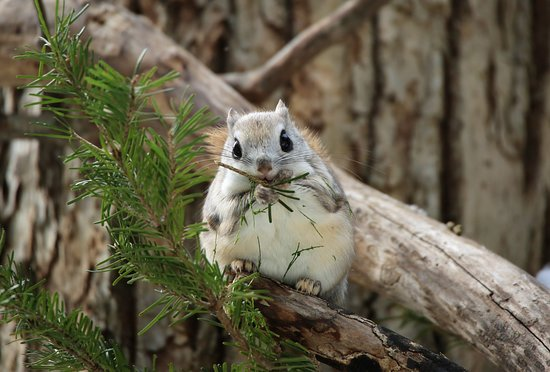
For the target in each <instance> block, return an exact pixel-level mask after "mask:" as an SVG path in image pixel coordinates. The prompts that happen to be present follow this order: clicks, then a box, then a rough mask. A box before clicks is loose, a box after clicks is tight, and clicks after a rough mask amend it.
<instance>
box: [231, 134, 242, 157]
mask: <svg viewBox="0 0 550 372" xmlns="http://www.w3.org/2000/svg"><path fill="white" fill-rule="evenodd" d="M242 156H243V150H242V149H241V144H240V143H239V140H237V139H236V140H235V144H234V145H233V157H234V158H235V159H240V158H241V157H242Z"/></svg>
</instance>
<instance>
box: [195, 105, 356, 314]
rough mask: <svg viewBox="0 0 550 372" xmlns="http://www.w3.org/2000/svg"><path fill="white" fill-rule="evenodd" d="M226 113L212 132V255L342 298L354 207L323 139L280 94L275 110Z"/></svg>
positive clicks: (206, 236) (206, 242) (224, 263)
mask: <svg viewBox="0 0 550 372" xmlns="http://www.w3.org/2000/svg"><path fill="white" fill-rule="evenodd" d="M226 121H227V131H226V130H225V129H224V128H222V129H220V128H218V129H214V130H212V131H211V132H210V133H209V135H208V136H207V142H208V143H209V145H210V147H211V149H212V148H213V149H214V151H215V152H216V153H217V155H219V162H218V164H219V168H218V170H217V173H216V176H215V178H214V180H213V181H212V184H211V185H210V187H209V189H208V192H207V197H206V200H205V203H204V207H203V211H202V212H203V220H204V221H205V222H206V225H207V228H208V230H207V231H205V232H203V233H201V236H200V240H201V247H202V249H203V250H204V252H205V253H206V257H207V259H208V260H209V261H210V262H217V263H218V264H219V266H220V267H221V268H231V270H232V271H233V272H235V273H241V272H253V271H259V272H260V273H261V274H262V275H265V276H267V277H270V278H272V279H275V280H278V281H281V282H283V283H285V284H288V285H291V286H294V287H295V288H296V289H297V290H299V291H301V292H304V293H307V294H312V295H318V296H320V297H322V298H324V299H326V300H328V301H330V302H332V303H335V304H337V305H343V303H344V300H345V295H346V289H347V276H348V271H349V268H350V266H351V262H352V260H353V258H354V255H355V253H354V240H353V224H352V213H351V210H350V208H349V205H348V203H347V200H346V197H345V195H344V192H343V190H342V187H341V186H340V184H339V183H338V181H337V180H336V178H335V176H334V174H333V172H332V170H331V169H330V167H329V166H328V165H327V162H326V161H325V160H323V158H325V159H326V158H327V157H326V155H325V151H324V150H323V148H322V146H321V144H320V142H319V140H318V139H317V138H316V137H315V136H314V135H313V134H311V133H310V132H309V131H307V130H304V129H300V128H298V127H297V126H296V124H295V123H294V122H293V120H292V119H291V117H290V114H289V112H288V109H287V107H286V106H285V104H284V103H283V102H282V101H279V103H278V104H277V107H276V109H275V111H264V112H251V113H248V114H244V115H241V114H239V113H237V112H235V110H233V109H230V110H229V112H228V115H227V120H226Z"/></svg>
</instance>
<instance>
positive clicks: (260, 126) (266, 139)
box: [221, 100, 312, 182]
mask: <svg viewBox="0 0 550 372" xmlns="http://www.w3.org/2000/svg"><path fill="white" fill-rule="evenodd" d="M227 129H228V130H227V132H228V133H227V140H226V141H225V145H224V149H223V151H222V158H221V160H222V162H224V163H227V164H229V165H231V166H233V167H235V168H238V169H239V170H241V171H243V172H246V173H247V174H249V175H252V176H254V177H258V178H260V179H264V180H266V181H268V182H270V181H272V180H273V179H275V178H276V177H278V176H279V174H280V172H281V171H285V173H286V174H293V175H294V176H297V175H299V174H302V173H306V172H310V171H311V167H310V165H309V164H308V162H307V159H308V158H309V157H310V156H311V152H312V150H311V149H310V147H309V145H308V144H307V142H306V141H305V140H304V137H303V136H302V134H301V133H300V131H299V130H298V128H296V125H295V124H294V122H293V121H292V119H291V117H290V114H289V112H288V109H287V108H286V106H285V104H284V103H283V101H281V100H279V103H278V104H277V107H276V108H275V111H265V112H253V113H249V114H246V115H240V114H239V113H237V112H236V111H235V110H232V109H230V110H229V113H228V115H227Z"/></svg>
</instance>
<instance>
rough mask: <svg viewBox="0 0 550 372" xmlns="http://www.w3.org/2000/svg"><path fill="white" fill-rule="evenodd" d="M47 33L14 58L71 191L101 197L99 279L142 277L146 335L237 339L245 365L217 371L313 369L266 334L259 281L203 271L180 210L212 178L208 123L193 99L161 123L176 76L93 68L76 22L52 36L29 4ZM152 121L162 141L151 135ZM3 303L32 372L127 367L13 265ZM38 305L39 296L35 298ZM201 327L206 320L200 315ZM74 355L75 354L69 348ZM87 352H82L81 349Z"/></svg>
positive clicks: (68, 20) (79, 317)
mask: <svg viewBox="0 0 550 372" xmlns="http://www.w3.org/2000/svg"><path fill="white" fill-rule="evenodd" d="M35 6H36V8H37V12H38V17H39V21H40V24H41V27H42V32H43V35H44V46H43V47H42V49H41V50H40V51H32V50H29V51H27V52H25V53H24V54H23V55H22V56H20V58H24V59H30V60H33V61H37V62H38V63H39V69H38V73H37V75H36V76H25V78H27V79H31V82H30V83H29V84H27V87H33V88H39V90H40V91H39V93H37V94H36V97H37V103H36V104H41V105H43V106H42V107H43V109H45V110H49V111H51V112H53V113H54V114H55V116H56V119H57V121H56V123H55V124H43V125H46V126H48V128H49V129H50V131H51V133H52V134H49V136H50V137H55V138H62V139H66V140H67V141H70V142H71V143H72V144H75V150H74V152H73V153H72V154H71V155H69V156H68V157H67V158H66V161H67V162H74V163H76V164H80V165H79V166H78V168H77V169H78V171H79V173H80V175H81V177H82V179H81V180H80V181H78V182H76V183H75V184H74V185H73V189H74V190H75V192H76V195H77V197H76V198H75V199H74V200H73V201H72V202H77V201H79V200H81V199H83V198H87V197H97V198H99V199H100V200H101V203H102V204H101V220H100V221H99V223H101V224H103V225H105V226H106V227H107V229H108V231H109V234H110V237H111V244H112V245H111V248H112V255H111V257H110V258H109V259H107V260H106V261H104V262H102V263H101V264H100V265H99V270H103V271H116V272H118V274H119V278H118V280H127V281H128V282H135V281H138V280H146V281H148V282H150V283H153V284H155V285H156V286H157V287H158V288H159V291H160V292H161V296H160V298H159V299H158V300H157V301H156V302H155V303H153V304H151V305H150V306H149V307H148V308H147V309H145V310H144V312H145V311H151V310H152V309H158V308H159V307H160V308H161V310H160V311H159V312H158V314H157V315H156V316H155V317H154V319H153V320H152V321H151V323H150V324H148V325H147V326H146V327H145V328H144V329H143V330H142V331H141V333H144V332H146V331H147V330H149V329H150V328H151V327H152V326H153V325H154V324H156V323H158V321H159V320H161V319H163V318H166V317H168V318H169V319H171V320H172V321H173V322H180V321H184V320H185V319H187V318H189V317H190V316H194V315H202V314H214V315H215V316H216V317H217V319H218V320H219V323H216V322H215V323H216V325H221V326H223V327H224V328H225V329H226V330H227V331H228V332H229V333H230V334H231V336H232V337H233V339H234V341H235V343H234V344H235V346H236V347H238V348H239V350H240V351H241V352H242V353H243V354H244V355H245V356H246V358H247V359H246V362H244V363H242V364H240V365H234V366H231V367H229V366H227V365H224V366H219V367H216V368H221V370H226V369H227V368H231V370H234V368H237V369H246V370H250V369H255V370H262V369H300V370H309V369H313V365H312V363H311V361H310V360H309V359H308V358H307V357H306V354H307V352H306V350H304V349H303V348H302V347H301V346H299V345H297V344H295V343H292V342H290V341H286V340H281V339H280V337H278V336H277V335H276V334H274V333H273V332H271V331H270V330H269V328H268V326H267V324H266V321H265V319H264V317H263V315H262V314H261V313H260V312H259V310H258V309H257V308H256V306H255V303H256V302H257V301H262V300H266V299H267V294H266V293H264V292H261V291H258V290H253V289H252V288H251V287H250V284H251V281H252V280H253V279H254V278H255V275H251V276H248V277H244V278H240V279H238V280H236V281H234V282H233V283H229V284H228V283H227V282H226V280H225V279H224V277H223V273H222V272H221V270H220V269H219V267H218V266H217V265H213V264H211V263H209V262H208V261H207V260H206V259H205V257H204V255H203V253H202V252H201V250H200V249H194V251H193V252H192V251H190V250H188V249H187V248H186V247H188V246H189V245H190V244H193V245H194V246H195V247H196V246H197V244H196V243H197V240H198V234H199V233H200V232H201V231H202V229H203V227H202V224H196V223H189V222H187V221H186V213H185V212H186V208H187V207H188V206H189V205H190V203H192V202H193V201H195V200H196V199H197V198H199V197H202V194H201V193H197V192H196V188H197V186H198V185H200V184H202V183H204V182H206V181H208V177H207V176H206V175H205V174H203V173H202V172H201V171H200V169H199V168H198V165H197V164H198V163H197V160H196V159H197V155H199V154H201V151H202V148H201V145H202V137H201V136H200V130H201V129H202V128H204V127H205V126H208V125H210V124H212V123H213V122H214V120H215V118H214V117H213V116H212V115H211V114H209V112H208V111H207V109H205V108H203V109H199V110H195V108H194V106H193V102H192V98H189V99H187V100H186V101H185V102H183V103H182V104H181V105H179V106H178V107H175V106H174V107H172V109H173V112H174V113H175V115H174V116H173V117H170V118H167V117H165V116H164V115H163V114H162V113H161V112H160V110H159V109H158V107H157V106H156V104H155V101H154V96H155V95H156V94H157V93H159V92H161V91H162V90H163V89H164V88H163V87H165V86H166V84H167V83H169V82H170V81H171V80H173V79H174V78H176V77H177V75H176V74H174V73H169V74H167V75H165V76H162V77H160V78H156V71H155V69H152V70H150V71H147V72H144V73H138V71H140V67H139V65H140V60H141V58H142V57H143V55H142V57H141V58H140V60H138V61H137V63H136V68H135V74H134V75H133V76H132V77H130V78H129V77H125V76H123V75H121V74H120V73H119V72H117V71H116V70H114V69H113V68H112V67H110V66H109V65H108V64H106V63H105V62H102V61H99V62H95V61H94V58H93V55H92V53H91V51H90V49H89V41H84V40H82V32H79V33H77V34H75V35H73V34H71V33H70V32H69V26H70V25H72V24H73V23H74V22H75V20H76V19H77V18H78V16H79V15H80V13H78V14H77V13H75V12H70V13H68V14H67V15H60V11H62V10H60V9H57V10H56V19H55V30H54V32H53V33H50V32H49V30H48V28H47V26H46V22H45V20H44V18H43V16H42V12H41V11H40V6H39V1H38V0H35ZM73 120H85V121H88V122H89V123H90V125H94V126H95V127H96V128H97V129H98V133H99V141H98V143H92V142H90V141H88V140H87V139H85V138H83V137H81V136H80V135H79V133H77V132H75V130H74V129H73V128H72V127H71V125H70V123H71V121H73ZM152 121H155V122H159V123H160V124H161V128H162V130H163V131H164V132H162V133H159V132H157V131H155V130H153V129H152V128H151V127H148V126H147V125H145V124H147V123H148V122H152ZM2 275H3V276H2V287H3V288H7V290H4V291H3V292H2V297H0V300H1V301H2V302H1V307H2V310H1V311H2V312H3V313H2V314H5V317H4V316H3V318H2V319H3V320H4V321H8V320H16V321H18V322H19V324H20V326H19V327H18V328H17V331H16V335H17V336H18V337H19V338H22V339H24V340H26V341H27V342H31V341H32V342H33V343H35V344H37V345H38V347H37V350H38V351H37V352H36V354H35V355H34V356H31V359H32V361H33V364H32V365H33V366H37V367H39V368H54V369H63V368H71V369H72V368H77V369H78V368H85V369H89V370H110V369H116V370H125V369H128V368H129V367H128V365H127V363H126V361H125V359H124V356H123V355H122V353H121V352H120V350H119V349H118V348H117V347H115V346H113V345H111V344H109V343H107V342H106V341H105V340H104V339H103V338H102V337H101V334H100V332H99V330H98V329H97V328H95V327H94V326H93V325H92V323H91V321H90V320H89V319H88V318H87V317H85V316H84V315H83V314H82V313H81V312H79V311H73V312H71V313H69V314H68V315H65V309H64V306H63V303H62V302H61V301H59V299H58V297H57V296H56V295H49V294H47V293H45V292H43V291H42V290H39V287H38V286H36V285H31V284H30V283H28V281H26V280H25V279H23V276H22V275H23V274H22V272H21V270H20V268H17V267H16V266H15V265H14V263H13V258H10V260H9V262H8V265H7V266H3V267H2ZM34 296H36V297H34ZM205 319H211V318H209V317H205ZM76 346H78V348H76ZM80 349H82V350H83V353H82V354H81V353H79V352H78V350H80Z"/></svg>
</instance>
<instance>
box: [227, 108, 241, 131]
mask: <svg viewBox="0 0 550 372" xmlns="http://www.w3.org/2000/svg"><path fill="white" fill-rule="evenodd" d="M240 118H241V114H239V113H238V112H237V111H235V110H233V109H232V108H230V109H229V112H228V113H227V120H226V121H227V128H228V129H229V131H230V132H231V131H233V126H234V125H235V123H236V122H237V120H239V119H240Z"/></svg>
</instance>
